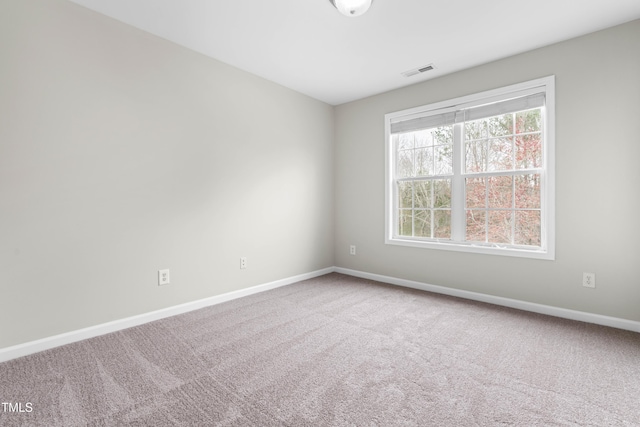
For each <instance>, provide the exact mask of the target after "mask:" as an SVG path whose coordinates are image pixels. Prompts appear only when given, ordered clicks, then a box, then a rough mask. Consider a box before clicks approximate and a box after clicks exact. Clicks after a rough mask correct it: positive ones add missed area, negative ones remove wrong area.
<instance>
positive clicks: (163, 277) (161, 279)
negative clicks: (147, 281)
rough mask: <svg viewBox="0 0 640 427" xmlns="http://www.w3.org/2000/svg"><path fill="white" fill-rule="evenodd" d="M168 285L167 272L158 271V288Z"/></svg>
mask: <svg viewBox="0 0 640 427" xmlns="http://www.w3.org/2000/svg"><path fill="white" fill-rule="evenodd" d="M168 284H169V270H168V269H167V270H158V286H162V285H168Z"/></svg>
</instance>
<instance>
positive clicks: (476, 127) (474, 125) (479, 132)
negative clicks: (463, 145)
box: [464, 119, 487, 141]
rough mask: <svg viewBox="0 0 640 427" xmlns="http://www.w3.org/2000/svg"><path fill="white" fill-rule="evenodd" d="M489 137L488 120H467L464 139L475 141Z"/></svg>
mask: <svg viewBox="0 0 640 427" xmlns="http://www.w3.org/2000/svg"><path fill="white" fill-rule="evenodd" d="M486 137H487V122H486V120H484V119H483V120H474V121H472V122H466V123H465V124H464V139H465V141H473V140H476V139H483V138H486Z"/></svg>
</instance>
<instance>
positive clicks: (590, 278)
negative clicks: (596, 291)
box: [582, 273, 596, 288]
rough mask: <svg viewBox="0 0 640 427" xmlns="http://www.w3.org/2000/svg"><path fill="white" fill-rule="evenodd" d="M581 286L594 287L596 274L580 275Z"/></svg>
mask: <svg viewBox="0 0 640 427" xmlns="http://www.w3.org/2000/svg"><path fill="white" fill-rule="evenodd" d="M582 286H584V287H585V288H595V287H596V274H595V273H582Z"/></svg>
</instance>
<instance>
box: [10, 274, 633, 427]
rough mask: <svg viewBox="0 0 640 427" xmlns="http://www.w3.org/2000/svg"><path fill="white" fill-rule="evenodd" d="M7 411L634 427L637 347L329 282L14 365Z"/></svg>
mask: <svg viewBox="0 0 640 427" xmlns="http://www.w3.org/2000/svg"><path fill="white" fill-rule="evenodd" d="M0 401H1V402H8V403H14V404H15V403H21V404H22V408H23V410H24V408H25V405H26V403H30V404H31V409H32V410H31V411H30V412H27V411H25V412H15V411H7V409H10V408H9V407H7V406H6V405H5V410H3V407H2V406H0V425H2V426H14V425H36V426H75V425H96V426H102V425H144V426H164V425H185V426H207V425H221V426H227V425H229V426H253V425H255V426H494V425H518V426H567V425H581V426H638V425H640V334H636V333H633V332H627V331H622V330H616V329H611V328H606V327H601V326H596V325H589V324H585V323H580V322H574V321H568V320H562V319H557V318H553V317H546V316H542V315H536V314H532V313H526V312H521V311H517V310H512V309H507V308H501V307H496V306H492V305H488V304H482V303H477V302H471V301H466V300H461V299H456V298H452V297H447V296H441V295H435V294H430V293H426V292H421V291H415V290H411V289H403V288H398V287H392V286H387V285H383V284H379V283H376V282H372V281H367V280H361V279H356V278H352V277H348V276H343V275H339V274H330V275H327V276H323V277H320V278H316V279H312V280H308V281H304V282H300V283H297V284H293V285H289V286H285V287H282V288H278V289H275V290H272V291H268V292H264V293H260V294H256V295H252V296H249V297H245V298H242V299H238V300H234V301H231V302H227V303H224V304H220V305H216V306H213V307H208V308H205V309H202V310H198V311H194V312H190V313H187V314H183V315H180V316H176V317H172V318H167V319H164V320H160V321H157V322H153V323H149V324H146V325H143V326H139V327H135V328H131V329H127V330H123V331H120V332H116V333H113V334H109V335H105V336H101V337H97V338H93V339H90V340H85V341H82V342H78V343H75V344H71V345H67V346H64V347H59V348H56V349H52V350H48V351H45V352H41V353H38V354H34V355H31V356H27V357H23V358H20V359H16V360H12V361H9V362H5V363H3V364H0ZM15 408H16V407H15V406H14V407H13V409H15Z"/></svg>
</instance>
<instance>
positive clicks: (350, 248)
mask: <svg viewBox="0 0 640 427" xmlns="http://www.w3.org/2000/svg"><path fill="white" fill-rule="evenodd" d="M349 253H350V254H351V255H355V254H356V245H351V246H349Z"/></svg>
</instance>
